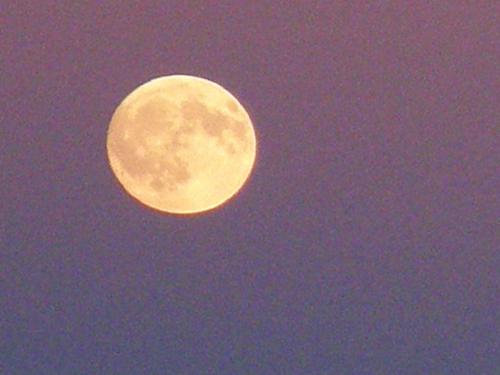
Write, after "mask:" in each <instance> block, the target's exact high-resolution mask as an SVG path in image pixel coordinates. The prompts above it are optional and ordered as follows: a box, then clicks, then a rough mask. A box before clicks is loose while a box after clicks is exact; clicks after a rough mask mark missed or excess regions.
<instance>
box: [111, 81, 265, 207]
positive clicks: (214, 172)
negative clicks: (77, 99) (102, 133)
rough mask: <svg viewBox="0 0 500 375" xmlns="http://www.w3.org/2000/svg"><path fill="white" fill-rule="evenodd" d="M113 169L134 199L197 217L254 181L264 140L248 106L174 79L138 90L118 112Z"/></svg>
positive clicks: (209, 86) (203, 84) (208, 86)
mask: <svg viewBox="0 0 500 375" xmlns="http://www.w3.org/2000/svg"><path fill="white" fill-rule="evenodd" d="M107 149H108V156H109V160H110V164H111V167H112V169H113V171H114V172H115V175H116V176H117V178H118V180H119V181H120V183H121V184H122V185H123V187H124V188H125V190H127V191H128V192H129V193H130V194H131V195H132V196H134V197H135V198H137V199H138V200H140V201H141V202H143V203H145V204H146V205H148V206H151V207H154V208H156V209H159V210H162V211H167V212H175V213H191V212H199V211H204V210H206V209H210V208H213V207H215V206H217V205H219V204H221V203H223V202H224V201H226V200H227V199H229V198H230V197H231V196H233V195H234V194H235V193H236V192H237V191H238V190H239V189H240V188H241V186H242V185H243V183H244V182H245V181H246V179H247V178H248V175H249V174H250V171H251V168H252V166H253V163H254V160H255V151H256V140H255V133H254V130H253V126H252V123H251V121H250V118H249V116H248V114H247V113H246V111H245V110H244V108H243V107H242V106H241V104H239V102H238V101H237V99H236V98H234V97H233V96H232V95H231V94H230V93H229V92H228V91H226V90H225V89H224V88H222V87H221V86H219V85H217V84H215V83H213V82H211V81H208V80H205V79H202V78H197V77H190V76H168V77H162V78H157V79H154V80H152V81H150V82H148V83H146V84H144V85H142V86H140V87H138V88H137V89H136V90H134V91H133V92H132V93H131V94H130V95H129V96H127V97H126V98H125V99H124V100H123V102H122V103H121V104H120V105H119V106H118V108H117V109H116V111H115V113H114V114H113V117H112V120H111V123H110V127H109V131H108V140H107Z"/></svg>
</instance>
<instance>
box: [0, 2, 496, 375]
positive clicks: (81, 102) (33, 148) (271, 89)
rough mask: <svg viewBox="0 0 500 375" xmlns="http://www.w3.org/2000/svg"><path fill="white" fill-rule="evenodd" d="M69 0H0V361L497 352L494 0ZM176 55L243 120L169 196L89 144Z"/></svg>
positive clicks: (77, 367) (167, 365)
mask: <svg viewBox="0 0 500 375" xmlns="http://www.w3.org/2000/svg"><path fill="white" fill-rule="evenodd" d="M86 3H88V2H83V1H82V2H76V1H39V2H35V1H20V2H18V1H7V2H5V4H3V5H2V6H1V12H0V33H1V36H0V46H1V48H0V69H1V70H0V94H1V98H2V99H1V112H0V116H1V117H0V119H1V125H2V127H1V140H2V143H1V155H2V156H1V160H0V161H1V176H0V177H1V183H0V186H1V189H0V194H1V196H0V199H1V200H0V201H1V206H0V208H1V218H0V219H1V227H0V228H1V230H2V232H1V233H0V234H1V242H0V243H1V252H0V257H1V258H0V299H1V301H0V335H1V336H0V345H1V347H0V372H2V374H6V375H10V374H22V375H24V374H36V375H39V374H127V375H128V374H292V375H294V374H298V375H301V374H304V375H315V374H321V375H334V374H355V375H362V374H366V375H371V374H454V375H456V374H464V375H473V374H495V373H496V372H495V369H498V368H499V366H500V360H499V354H498V353H499V351H500V341H499V338H498V328H499V324H500V320H499V312H498V308H499V304H500V297H499V282H500V275H499V271H498V269H499V268H500V259H499V253H498V243H499V236H498V234H497V233H495V229H496V230H497V231H498V216H499V206H498V201H497V200H496V199H495V193H496V191H495V190H498V186H495V182H496V183H497V184H498V163H499V158H498V142H497V141H495V136H497V137H498V133H496V134H495V126H496V127H497V129H498V124H499V112H498V102H499V93H498V68H496V67H495V65H496V64H498V60H499V58H500V51H499V48H498V40H499V39H500V33H499V27H498V14H499V12H500V6H499V3H498V2H496V1H465V0H455V1H432V2H431V1H426V2H423V1H325V2H314V1H301V2H287V1H274V2H267V5H265V4H264V2H259V4H260V5H255V4H254V3H255V2H251V1H248V2H247V1H240V2H236V1H233V2H227V4H226V5H223V2H215V1H214V2H209V1H200V2H194V1H178V2H174V1H163V2H158V3H159V4H157V5H153V4H152V3H149V2H131V1H129V2H128V4H126V2H120V5H109V4H111V3H113V4H115V3H117V2H107V3H109V4H108V5H100V3H99V2H93V4H91V5H84V4H86ZM91 3H92V2H91ZM292 3H293V5H292ZM176 73H182V74H190V75H198V76H201V77H204V78H208V79H210V80H213V81H215V82H218V83H219V84H221V85H223V86H224V87H226V88H227V89H228V90H229V91H231V92H232V93H233V94H235V95H236V96H237V97H238V98H239V99H240V101H241V102H242V103H243V105H244V106H245V107H246V108H247V109H248V110H249V112H250V115H251V117H252V119H253V121H254V125H255V127H256V132H257V137H258V157H257V163H256V167H255V169H254V171H253V174H252V175H251V178H250V180H249V182H248V183H247V185H246V186H245V188H244V189H243V190H242V191H241V192H240V193H239V195H238V196H237V197H236V198H235V199H233V200H232V201H230V202H229V204H227V205H225V206H223V207H221V208H219V209H216V210H214V211H211V212H209V213H206V214H203V215H200V216H196V217H188V218H183V217H172V216H168V215H163V214H161V213H159V212H156V211H152V210H149V209H147V208H146V207H144V206H141V205H139V204H138V203H137V202H136V201H135V200H134V199H132V198H130V197H129V196H128V195H127V194H126V193H125V192H124V191H123V190H122V189H121V187H120V186H119V184H118V183H117V180H116V179H115V177H114V176H113V174H112V172H111V170H110V168H109V166H108V161H107V157H106V153H105V137H106V131H107V126H108V124H109V121H110V118H111V115H112V113H113V111H114V109H115V108H116V106H117V105H118V104H119V102H120V101H121V100H122V99H123V98H124V96H125V95H127V94H128V93H129V92H130V91H131V90H132V89H134V88H135V87H136V86H138V85H139V84H140V83H143V82H145V81H147V80H149V79H151V78H153V77H157V76H162V75H169V74H176ZM496 131H498V130H496ZM495 142H496V145H495ZM495 180H496V181H495ZM495 245H496V246H497V248H495Z"/></svg>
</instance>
